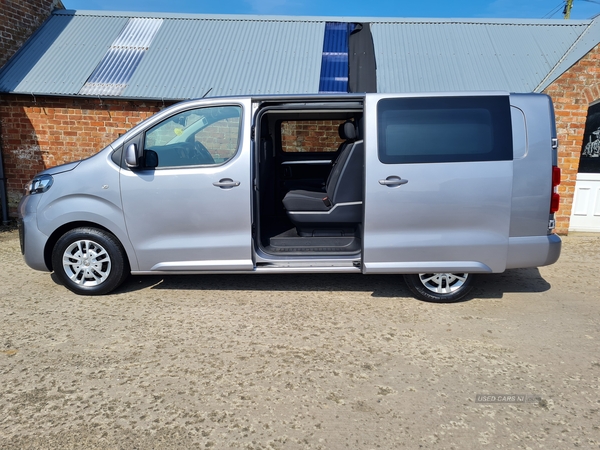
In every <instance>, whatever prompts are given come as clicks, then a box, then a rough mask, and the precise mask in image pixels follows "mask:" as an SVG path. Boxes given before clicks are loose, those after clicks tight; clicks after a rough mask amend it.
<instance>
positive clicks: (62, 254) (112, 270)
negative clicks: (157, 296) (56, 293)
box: [52, 227, 129, 295]
mask: <svg viewBox="0 0 600 450" xmlns="http://www.w3.org/2000/svg"><path fill="white" fill-rule="evenodd" d="M52 266H53V268H54V273H55V274H56V276H57V277H58V279H59V280H60V282H61V283H62V284H63V285H64V286H65V287H66V288H67V289H69V290H71V291H73V292H75V293H76V294H80V295H102V294H107V293H108V292H110V291H112V290H114V289H116V288H117V287H118V286H120V285H121V283H123V281H125V279H126V278H127V275H129V265H128V263H127V258H126V257H125V252H124V250H123V247H122V246H121V244H120V243H119V241H118V240H117V238H116V237H115V236H113V235H112V234H110V233H108V232H106V231H104V230H100V229H97V228H87V227H86V228H83V227H82V228H75V229H73V230H70V231H67V232H66V233H65V234H64V235H62V237H61V238H60V239H59V240H58V241H57V242H56V245H55V246H54V250H53V252H52Z"/></svg>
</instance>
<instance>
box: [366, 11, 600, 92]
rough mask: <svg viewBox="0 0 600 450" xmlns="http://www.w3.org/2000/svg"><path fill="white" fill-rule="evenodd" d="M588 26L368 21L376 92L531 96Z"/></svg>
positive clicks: (568, 24)
mask: <svg viewBox="0 0 600 450" xmlns="http://www.w3.org/2000/svg"><path fill="white" fill-rule="evenodd" d="M588 26H589V23H569V22H561V23H560V24H556V23H550V24H545V23H543V22H542V23H536V24H530V25H513V24H510V23H506V24H495V23H492V24H488V23H469V24H465V23H448V22H441V23H435V22H428V23H389V22H388V23H382V22H379V23H373V24H372V25H371V30H372V33H373V40H374V43H375V55H376V59H377V80H378V91H379V92H419V91H422V92H426V91H456V90H495V89H499V90H507V91H511V92H531V91H533V90H534V89H535V88H536V87H537V86H538V84H539V83H540V82H541V81H542V80H543V79H544V77H545V76H546V75H547V74H548V73H549V72H550V71H551V70H552V68H553V67H554V66H555V65H556V63H557V62H558V61H559V60H560V58H561V57H563V55H564V54H565V53H566V52H567V51H568V50H569V48H570V47H571V46H572V44H573V42H575V41H576V40H577V38H578V37H579V36H580V35H581V34H582V33H583V32H584V31H585V30H586V28H587V27H588ZM599 41H600V39H599ZM596 42H598V41H596ZM588 51H589V49H588Z"/></svg>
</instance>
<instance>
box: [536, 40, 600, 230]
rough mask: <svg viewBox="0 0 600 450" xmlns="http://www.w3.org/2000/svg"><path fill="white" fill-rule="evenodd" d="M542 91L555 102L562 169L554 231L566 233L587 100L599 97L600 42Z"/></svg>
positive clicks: (559, 163) (588, 102) (560, 165)
mask: <svg viewBox="0 0 600 450" xmlns="http://www.w3.org/2000/svg"><path fill="white" fill-rule="evenodd" d="M545 92H546V93H547V94H548V95H550V97H552V101H553V102H554V109H555V113H556V128H557V135H558V141H559V149H558V165H559V167H560V168H561V171H562V179H561V185H560V187H559V192H560V209H559V210H558V213H557V214H556V221H557V223H556V232H557V233H559V234H566V233H567V232H568V230H569V220H570V216H571V208H572V206H573V195H574V193H575V181H576V179H577V169H578V167H579V157H580V154H581V146H582V143H583V134H584V129H585V119H586V117H587V112H588V108H589V106H590V104H591V103H593V102H595V101H597V100H599V99H600V44H599V45H597V46H596V47H595V48H594V49H593V50H592V51H591V52H589V53H588V54H587V55H586V56H584V57H583V58H582V59H580V60H579V61H578V62H577V63H576V64H574V65H573V66H572V67H571V68H570V69H569V70H568V71H566V72H565V73H563V74H562V75H561V76H560V77H559V78H558V79H557V80H556V81H555V82H554V83H552V84H551V85H550V86H549V87H548V88H547V89H546V91H545Z"/></svg>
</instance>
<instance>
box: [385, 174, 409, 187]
mask: <svg viewBox="0 0 600 450" xmlns="http://www.w3.org/2000/svg"><path fill="white" fill-rule="evenodd" d="M406 183H408V180H406V179H402V178H400V177H398V176H396V175H391V176H389V177H387V178H386V179H385V180H379V184H381V185H383V186H390V187H394V186H401V185H403V184H406Z"/></svg>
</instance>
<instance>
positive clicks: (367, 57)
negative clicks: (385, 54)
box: [348, 23, 377, 92]
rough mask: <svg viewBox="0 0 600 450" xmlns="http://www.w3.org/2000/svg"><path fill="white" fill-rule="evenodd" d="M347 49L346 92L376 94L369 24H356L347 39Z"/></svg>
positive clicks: (372, 47)
mask: <svg viewBox="0 0 600 450" xmlns="http://www.w3.org/2000/svg"><path fill="white" fill-rule="evenodd" d="M348 47H349V54H348V92H377V63H376V61H375V46H374V45H373V35H372V34H371V26H370V24H368V23H357V24H356V26H355V28H354V31H352V33H350V37H349V38H348Z"/></svg>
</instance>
